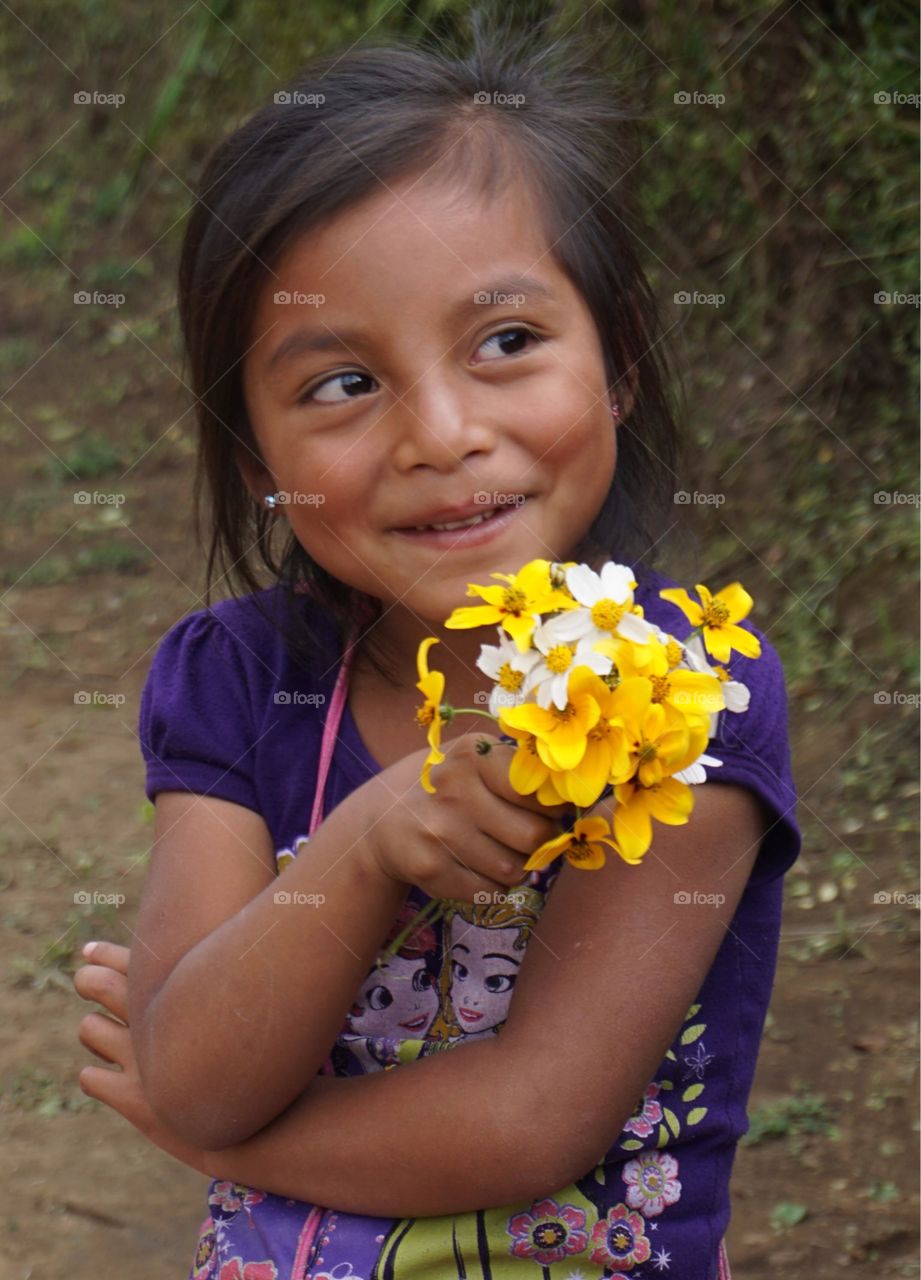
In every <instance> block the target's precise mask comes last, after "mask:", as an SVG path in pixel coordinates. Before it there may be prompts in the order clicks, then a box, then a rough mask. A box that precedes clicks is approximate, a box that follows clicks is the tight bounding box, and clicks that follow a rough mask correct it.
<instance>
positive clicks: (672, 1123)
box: [662, 1107, 681, 1138]
mask: <svg viewBox="0 0 921 1280" xmlns="http://www.w3.org/2000/svg"><path fill="white" fill-rule="evenodd" d="M662 1114H663V1115H664V1116H665V1120H666V1122H667V1124H668V1127H669V1129H671V1131H672V1133H673V1134H674V1135H675V1137H676V1138H677V1137H678V1135H679V1133H680V1132H681V1124H680V1122H679V1120H678V1117H677V1116H676V1115H675V1113H674V1111H670V1110H669V1108H668V1107H663V1108H662Z"/></svg>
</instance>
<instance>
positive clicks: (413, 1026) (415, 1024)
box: [400, 1013, 426, 1031]
mask: <svg viewBox="0 0 921 1280" xmlns="http://www.w3.org/2000/svg"><path fill="white" fill-rule="evenodd" d="M425 1023H426V1017H425V1014H424V1013H423V1014H421V1015H420V1016H419V1017H418V1018H410V1019H409V1021H408V1022H401V1023H400V1026H401V1027H405V1028H406V1030H407V1031H420V1030H421V1029H422V1028H423V1027H424V1026H425Z"/></svg>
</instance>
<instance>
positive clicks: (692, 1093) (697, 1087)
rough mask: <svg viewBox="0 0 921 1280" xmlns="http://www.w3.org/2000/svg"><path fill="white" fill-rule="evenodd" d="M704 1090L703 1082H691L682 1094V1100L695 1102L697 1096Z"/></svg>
mask: <svg viewBox="0 0 921 1280" xmlns="http://www.w3.org/2000/svg"><path fill="white" fill-rule="evenodd" d="M703 1091H704V1086H703V1085H702V1084H689V1085H688V1087H687V1088H686V1089H685V1091H684V1093H683V1094H682V1095H681V1101H682V1102H693V1101H694V1099H695V1098H699V1097H700V1095H701V1094H702V1093H703Z"/></svg>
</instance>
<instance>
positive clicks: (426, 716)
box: [416, 702, 435, 729]
mask: <svg viewBox="0 0 921 1280" xmlns="http://www.w3.org/2000/svg"><path fill="white" fill-rule="evenodd" d="M434 719H435V708H434V706H433V705H432V703H431V702H427V703H426V704H425V706H424V707H419V708H418V709H417V711H416V724H417V725H419V727H420V729H424V728H425V727H426V726H427V725H430V724H431V723H432V721H433V720H434Z"/></svg>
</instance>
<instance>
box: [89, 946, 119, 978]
mask: <svg viewBox="0 0 921 1280" xmlns="http://www.w3.org/2000/svg"><path fill="white" fill-rule="evenodd" d="M83 954H84V955H85V956H86V958H87V960H89V962H90V963H91V964H101V965H105V966H108V968H110V969H115V970H116V972H118V973H123V974H125V976H126V977H127V974H128V961H129V959H130V957H131V952H130V950H129V949H128V948H127V947H122V946H119V944H118V943H117V942H88V943H87V944H86V946H85V947H84V948H83Z"/></svg>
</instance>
